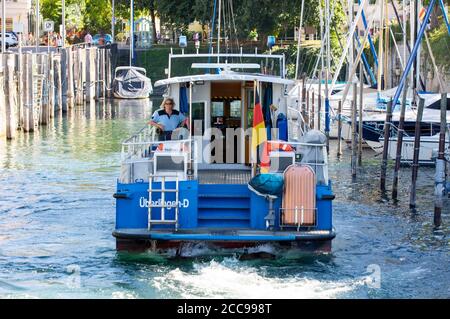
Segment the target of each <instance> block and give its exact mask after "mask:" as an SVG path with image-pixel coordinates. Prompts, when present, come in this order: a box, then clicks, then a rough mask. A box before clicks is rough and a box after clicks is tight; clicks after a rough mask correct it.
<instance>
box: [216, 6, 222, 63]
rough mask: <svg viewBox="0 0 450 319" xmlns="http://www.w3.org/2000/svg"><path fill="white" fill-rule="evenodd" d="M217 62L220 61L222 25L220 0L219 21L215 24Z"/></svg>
mask: <svg viewBox="0 0 450 319" xmlns="http://www.w3.org/2000/svg"><path fill="white" fill-rule="evenodd" d="M217 27H218V28H217V63H220V29H221V27H222V0H219V22H218V26H217Z"/></svg>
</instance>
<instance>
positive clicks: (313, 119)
mask: <svg viewBox="0 0 450 319" xmlns="http://www.w3.org/2000/svg"><path fill="white" fill-rule="evenodd" d="M311 96H312V98H311V118H310V125H311V129H313V130H314V128H315V126H316V114H315V111H316V110H315V107H314V100H315V98H316V96H315V95H314V89H313V90H312V93H311Z"/></svg>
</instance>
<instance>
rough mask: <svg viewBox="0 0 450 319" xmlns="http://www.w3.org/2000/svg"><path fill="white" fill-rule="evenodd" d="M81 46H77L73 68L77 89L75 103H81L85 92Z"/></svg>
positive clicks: (75, 87) (75, 88)
mask: <svg viewBox="0 0 450 319" xmlns="http://www.w3.org/2000/svg"><path fill="white" fill-rule="evenodd" d="M81 75H82V72H81V48H79V47H77V49H76V51H75V57H74V69H73V80H74V90H75V92H74V93H75V104H76V105H81V104H82V102H83V98H82V97H80V96H81V95H82V94H83V84H82V82H81Z"/></svg>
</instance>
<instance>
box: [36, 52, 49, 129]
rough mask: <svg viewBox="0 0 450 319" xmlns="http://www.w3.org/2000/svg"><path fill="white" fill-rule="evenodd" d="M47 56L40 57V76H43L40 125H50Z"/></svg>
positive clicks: (40, 55)
mask: <svg viewBox="0 0 450 319" xmlns="http://www.w3.org/2000/svg"><path fill="white" fill-rule="evenodd" d="M47 61H48V58H47V55H45V54H39V55H38V74H39V76H42V78H41V91H40V92H39V93H40V94H41V109H40V112H39V125H47V124H48V94H47V93H48V90H47V86H48V84H46V85H44V84H45V83H46V81H47V80H48V78H47Z"/></svg>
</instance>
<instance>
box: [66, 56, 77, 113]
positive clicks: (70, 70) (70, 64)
mask: <svg viewBox="0 0 450 319" xmlns="http://www.w3.org/2000/svg"><path fill="white" fill-rule="evenodd" d="M66 56H67V109H71V108H73V106H74V104H75V94H74V87H73V82H74V81H73V80H74V79H73V76H74V58H73V56H74V55H73V51H72V48H67V49H66Z"/></svg>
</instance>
